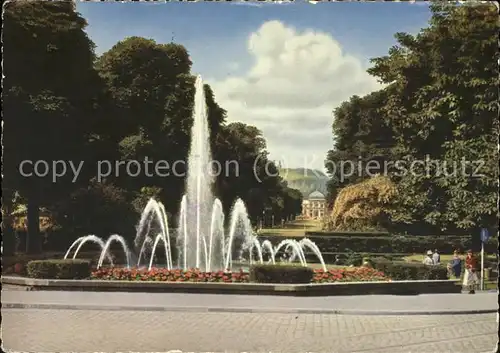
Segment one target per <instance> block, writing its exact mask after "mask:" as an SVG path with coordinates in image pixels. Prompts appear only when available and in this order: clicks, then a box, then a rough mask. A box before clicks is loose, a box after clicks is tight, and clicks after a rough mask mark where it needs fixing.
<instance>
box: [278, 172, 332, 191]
mask: <svg viewBox="0 0 500 353" xmlns="http://www.w3.org/2000/svg"><path fill="white" fill-rule="evenodd" d="M280 175H281V176H282V177H283V179H285V180H286V181H287V183H288V186H289V187H291V188H293V189H297V190H300V192H301V193H302V196H303V197H305V198H306V197H307V196H309V194H310V193H312V192H313V191H316V190H318V191H319V192H321V193H323V194H325V195H326V193H327V190H326V183H327V181H328V180H329V178H328V176H327V175H326V174H325V173H323V172H322V171H320V170H316V169H306V168H282V169H280Z"/></svg>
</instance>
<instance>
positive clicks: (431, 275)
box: [369, 258, 448, 281]
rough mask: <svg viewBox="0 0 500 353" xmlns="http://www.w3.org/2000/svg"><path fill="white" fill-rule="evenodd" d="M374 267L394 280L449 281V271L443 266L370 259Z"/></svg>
mask: <svg viewBox="0 0 500 353" xmlns="http://www.w3.org/2000/svg"><path fill="white" fill-rule="evenodd" d="M369 261H370V262H371V264H372V265H373V267H374V268H375V269H376V270H378V271H381V272H383V273H384V274H385V275H386V276H387V277H390V278H391V279H393V280H396V281H398V280H399V281H401V280H426V279H430V280H438V279H440V280H443V279H448V269H447V268H446V267H443V266H434V265H432V266H428V265H424V264H418V263H409V262H404V261H388V260H386V259H385V258H370V259H369Z"/></svg>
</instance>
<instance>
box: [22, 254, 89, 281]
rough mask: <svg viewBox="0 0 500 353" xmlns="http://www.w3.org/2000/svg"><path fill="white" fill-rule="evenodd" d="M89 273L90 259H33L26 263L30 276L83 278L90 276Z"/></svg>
mask: <svg viewBox="0 0 500 353" xmlns="http://www.w3.org/2000/svg"><path fill="white" fill-rule="evenodd" d="M90 273H91V261H90V260H81V259H74V260H73V259H71V260H70V259H66V260H60V259H51V260H34V261H30V262H28V265H27V274H28V277H31V278H44V279H85V278H90Z"/></svg>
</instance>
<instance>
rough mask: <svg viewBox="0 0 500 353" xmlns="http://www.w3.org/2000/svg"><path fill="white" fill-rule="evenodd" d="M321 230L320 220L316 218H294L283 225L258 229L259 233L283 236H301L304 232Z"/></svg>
mask: <svg viewBox="0 0 500 353" xmlns="http://www.w3.org/2000/svg"><path fill="white" fill-rule="evenodd" d="M319 230H321V222H320V221H318V220H296V221H291V222H288V223H287V224H285V225H284V227H275V228H263V229H261V230H259V231H258V234H259V235H282V236H284V237H290V238H291V237H303V236H304V235H305V232H314V231H319Z"/></svg>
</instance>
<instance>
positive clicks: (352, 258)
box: [344, 252, 363, 266]
mask: <svg viewBox="0 0 500 353" xmlns="http://www.w3.org/2000/svg"><path fill="white" fill-rule="evenodd" d="M362 263H363V257H362V256H361V254H359V253H355V252H350V253H349V254H348V255H347V258H346V259H345V262H344V264H345V265H347V266H351V265H352V266H361V265H362Z"/></svg>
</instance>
